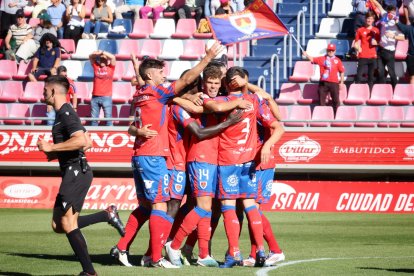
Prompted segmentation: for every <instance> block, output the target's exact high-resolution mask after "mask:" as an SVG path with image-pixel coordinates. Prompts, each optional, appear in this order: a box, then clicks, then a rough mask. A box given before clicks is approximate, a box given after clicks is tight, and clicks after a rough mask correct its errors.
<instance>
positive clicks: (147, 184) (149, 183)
mask: <svg viewBox="0 0 414 276" xmlns="http://www.w3.org/2000/svg"><path fill="white" fill-rule="evenodd" d="M153 183H154V181H153V180H148V179H144V184H145V188H146V189H151V187H152V184H153Z"/></svg>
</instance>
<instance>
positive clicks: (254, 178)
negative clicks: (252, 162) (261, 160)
mask: <svg viewBox="0 0 414 276" xmlns="http://www.w3.org/2000/svg"><path fill="white" fill-rule="evenodd" d="M251 178H252V179H251V180H250V179H249V182H247V185H249V186H250V187H256V183H257V181H256V174H255V173H253V174H252V176H251Z"/></svg>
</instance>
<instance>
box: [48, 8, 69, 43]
mask: <svg viewBox="0 0 414 276" xmlns="http://www.w3.org/2000/svg"><path fill="white" fill-rule="evenodd" d="M51 1H52V5H50V6H49V7H48V8H47V13H48V14H49V16H50V22H52V25H53V26H54V27H55V28H56V31H57V34H58V38H63V30H64V26H63V24H64V21H63V20H64V15H65V12H66V7H65V5H63V4H62V1H61V0H51Z"/></svg>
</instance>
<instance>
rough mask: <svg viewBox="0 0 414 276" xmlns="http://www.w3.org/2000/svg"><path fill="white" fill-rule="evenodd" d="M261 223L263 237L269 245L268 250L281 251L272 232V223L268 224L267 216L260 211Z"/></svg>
mask: <svg viewBox="0 0 414 276" xmlns="http://www.w3.org/2000/svg"><path fill="white" fill-rule="evenodd" d="M262 224H263V237H264V239H265V240H266V242H267V244H268V245H269V250H270V251H272V252H273V253H278V254H280V253H282V250H280V247H279V244H278V243H277V241H276V237H275V235H274V234H273V230H272V225H271V224H270V222H269V220H268V219H267V217H266V216H265V215H264V214H263V213H262Z"/></svg>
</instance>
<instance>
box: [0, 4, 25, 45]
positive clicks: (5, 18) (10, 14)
mask: <svg viewBox="0 0 414 276" xmlns="http://www.w3.org/2000/svg"><path fill="white" fill-rule="evenodd" d="M0 2H1V26H0V30H1V32H0V38H5V37H6V36H7V33H8V31H9V29H10V26H12V25H13V24H17V18H18V15H17V11H20V10H21V11H23V8H24V7H25V6H26V5H27V1H25V0H1V1H0ZM23 16H24V12H23ZM25 23H26V22H25Z"/></svg>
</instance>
